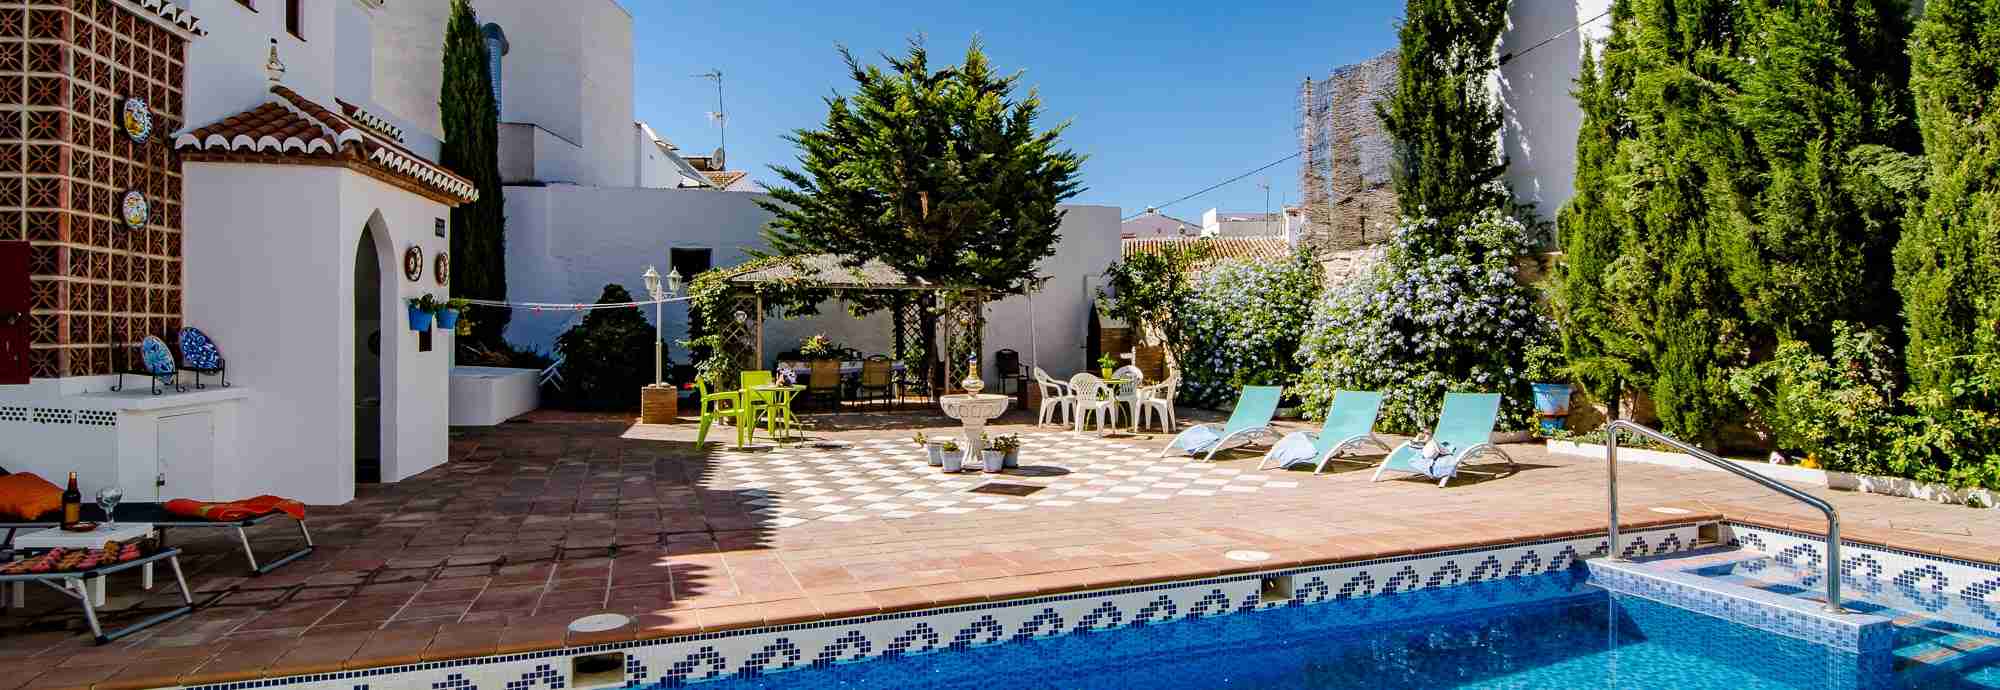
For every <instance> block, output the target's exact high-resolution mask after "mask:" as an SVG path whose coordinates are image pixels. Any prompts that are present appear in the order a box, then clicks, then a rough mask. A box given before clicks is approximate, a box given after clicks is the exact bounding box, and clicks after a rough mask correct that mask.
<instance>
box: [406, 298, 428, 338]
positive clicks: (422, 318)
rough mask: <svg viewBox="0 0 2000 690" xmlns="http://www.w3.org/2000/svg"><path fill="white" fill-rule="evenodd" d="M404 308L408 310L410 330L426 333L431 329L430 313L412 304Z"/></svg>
mask: <svg viewBox="0 0 2000 690" xmlns="http://www.w3.org/2000/svg"><path fill="white" fill-rule="evenodd" d="M405 306H407V307H408V308H409V310H410V330H413V331H428V330H430V329H431V313H430V311H428V310H426V309H424V308H423V307H419V306H417V305H414V304H411V305H405Z"/></svg>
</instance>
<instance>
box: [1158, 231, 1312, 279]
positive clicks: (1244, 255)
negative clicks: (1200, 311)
mask: <svg viewBox="0 0 2000 690" xmlns="http://www.w3.org/2000/svg"><path fill="white" fill-rule="evenodd" d="M1120 245H1121V246H1120V248H1119V256H1121V257H1128V256H1135V255H1138V254H1146V253H1152V252H1165V251H1172V250H1177V249H1200V250H1201V251H1202V252H1203V253H1204V258H1203V260H1202V261H1200V262H1197V263H1196V264H1195V266H1194V270H1196V271H1200V270H1203V269H1206V268H1207V267H1209V266H1210V265H1213V264H1214V263H1215V262H1217V261H1221V260H1225V259H1247V260H1250V261H1259V262H1265V261H1283V260H1285V257H1287V256H1290V255H1291V253H1292V245H1291V243H1290V242H1287V241H1285V238H1283V237H1155V238H1148V237H1139V238H1132V239H1127V240H1124V241H1123V242H1121V243H1120Z"/></svg>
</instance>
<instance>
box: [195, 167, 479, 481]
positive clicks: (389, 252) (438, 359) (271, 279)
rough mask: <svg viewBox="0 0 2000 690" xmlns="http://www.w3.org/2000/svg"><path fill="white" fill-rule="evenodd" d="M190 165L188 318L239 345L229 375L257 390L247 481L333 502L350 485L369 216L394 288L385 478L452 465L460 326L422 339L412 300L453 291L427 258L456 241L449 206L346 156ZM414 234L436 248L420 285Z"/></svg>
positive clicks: (387, 341) (388, 333)
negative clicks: (409, 255)
mask: <svg viewBox="0 0 2000 690" xmlns="http://www.w3.org/2000/svg"><path fill="white" fill-rule="evenodd" d="M186 171H187V173H186V197H187V211H186V213H187V219H186V220H187V227H188V228H189V232H188V233H187V237H186V239H185V240H184V248H185V256H186V259H185V261H186V264H187V265H186V269H185V271H184V272H183V274H184V275H185V276H186V278H185V281H186V288H185V289H186V300H185V302H186V305H187V307H186V310H187V320H188V322H189V323H193V324H199V325H201V326H202V327H203V329H204V330H206V331H207V332H208V333H209V334H210V335H212V336H214V337H215V338H216V339H217V341H218V342H220V343H222V344H223V347H225V348H227V352H229V355H230V356H229V365H230V366H229V376H230V381H231V383H235V384H238V385H243V386H248V387H252V388H254V389H256V390H257V391H259V393H260V396H259V398H258V401H257V404H255V405H251V406H247V408H246V410H245V411H244V415H243V416H244V419H243V420H242V421H241V434H240V437H241V446H242V451H241V453H240V455H241V457H242V458H243V461H242V472H243V474H242V476H240V477H238V478H237V488H238V491H239V493H243V494H256V493H275V494H280V495H286V496H291V497H294V498H298V499H300V500H304V501H306V502H308V503H324V504H338V503H344V502H346V501H348V500H351V499H352V498H353V497H354V455H355V453H354V448H355V434H354V415H355V394H354V390H355V385H354V383H355V382H354V366H353V362H354V357H355V356H356V348H357V347H359V343H361V342H365V338H366V334H358V333H356V332H355V323H354V319H353V318H351V317H350V316H349V315H350V314H352V313H353V301H352V300H353V295H354V292H355V289H356V286H355V285H354V284H353V283H354V270H353V264H354V256H355V248H356V244H357V242H359V240H360V237H361V232H362V228H363V227H364V226H365V225H367V224H368V223H370V222H371V219H373V221H372V222H374V223H375V224H376V232H377V235H376V239H377V245H378V246H376V247H374V248H373V249H374V250H375V251H376V252H377V256H378V259H379V260H380V261H381V264H382V267H383V273H384V274H385V278H384V281H383V282H384V284H385V286H393V287H392V288H391V289H390V290H389V293H390V294H392V295H394V297H393V298H386V299H383V300H382V301H381V303H382V312H381V321H382V323H383V324H386V327H385V328H383V329H382V331H383V333H382V349H383V356H382V371H383V378H382V384H383V388H384V391H385V395H383V407H382V429H383V437H382V475H383V476H382V479H383V480H384V481H395V480H399V479H402V478H405V477H408V476H410V475H412V474H415V473H417V472H420V471H422V470H424V469H427V468H429V467H433V466H435V465H437V464H440V463H442V462H444V461H445V457H446V433H447V426H446V420H447V418H448V414H449V411H448V408H447V405H448V403H447V399H446V395H447V393H446V391H447V389H446V369H447V366H448V364H449V362H450V359H451V352H452V338H451V336H450V335H449V334H448V333H446V332H443V331H434V339H433V343H434V345H433V349H432V351H430V352H418V351H417V338H418V336H417V334H416V333H414V332H412V331H410V330H409V328H408V326H407V325H406V323H405V321H404V315H403V311H404V310H403V305H402V301H401V300H402V298H404V297H413V296H416V295H420V294H423V293H426V292H429V293H432V294H436V295H443V294H446V292H447V290H446V289H445V288H441V287H438V286H437V285H436V283H435V282H433V279H432V277H431V274H430V270H431V267H430V266H429V263H430V257H433V256H435V255H436V253H437V252H439V251H443V250H445V249H447V245H448V242H447V240H446V239H445V238H439V237H436V236H435V235H434V234H433V231H432V229H433V227H434V219H437V218H445V217H447V216H448V214H447V211H446V207H445V206H444V205H442V204H438V203H436V202H432V201H429V200H427V199H424V198H422V197H419V196H416V195H414V194H411V193H409V192H406V191H403V190H401V189H397V188H395V187H392V186H389V185H387V184H385V183H382V182H380V181H377V180H375V179H373V178H370V177H367V176H364V175H361V174H359V173H355V172H352V171H348V170H344V169H341V168H330V167H317V166H272V165H246V164H219V163H190V164H188V165H187V168H186ZM378 214H379V215H378ZM413 243H414V244H416V245H418V246H420V247H422V248H423V250H424V256H425V257H426V267H425V275H424V277H423V280H422V281H421V282H414V283H413V282H409V281H407V280H404V278H403V277H402V274H401V271H400V268H399V267H400V266H401V261H400V257H401V254H402V251H403V248H404V247H406V246H408V245H410V244H413ZM391 281H393V282H391Z"/></svg>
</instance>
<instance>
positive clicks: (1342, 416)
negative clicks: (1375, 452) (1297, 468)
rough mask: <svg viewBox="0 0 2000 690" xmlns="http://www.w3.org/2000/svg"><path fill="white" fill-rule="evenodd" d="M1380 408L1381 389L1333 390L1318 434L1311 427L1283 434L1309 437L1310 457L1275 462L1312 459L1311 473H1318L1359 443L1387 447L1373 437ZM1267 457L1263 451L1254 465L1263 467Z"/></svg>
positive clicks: (1267, 461)
mask: <svg viewBox="0 0 2000 690" xmlns="http://www.w3.org/2000/svg"><path fill="white" fill-rule="evenodd" d="M1381 410H1382V394H1381V393H1377V392H1375V391H1341V390H1337V391H1334V392H1333V409H1330V410H1327V412H1326V423H1325V424H1322V425H1320V428H1319V433H1318V434H1314V433H1312V432H1310V431H1294V432H1292V433H1289V434H1286V435H1285V437H1286V438H1291V437H1293V436H1301V437H1304V438H1306V439H1307V440H1309V441H1311V442H1312V447H1313V451H1314V453H1313V455H1314V457H1313V459H1311V460H1293V461H1291V462H1288V463H1283V464H1280V465H1278V466H1279V467H1290V466H1292V465H1296V464H1299V463H1302V462H1312V463H1314V466H1313V474H1319V473H1320V472H1323V471H1325V470H1326V463H1327V462H1328V461H1331V460H1333V458H1334V456H1337V455H1340V454H1341V453H1344V452H1347V451H1349V450H1353V449H1354V448H1356V447H1357V446H1360V445H1361V444H1364V443H1365V444H1370V445H1373V446H1375V447H1377V448H1380V449H1382V450H1384V451H1387V450H1389V444H1387V443H1383V442H1382V439H1379V438H1376V437H1375V415H1376V413H1378V412H1380V411H1381ZM1283 444H1284V439H1279V441H1278V444H1277V445H1283ZM1276 447H1277V446H1276V445H1274V446H1273V447H1272V448H1273V449H1274V450H1275V449H1276ZM1270 461H1271V454H1270V453H1265V454H1264V460H1263V461H1262V462H1258V463H1257V469H1260V470H1261V469H1264V465H1265V464H1266V463H1269V462H1270Z"/></svg>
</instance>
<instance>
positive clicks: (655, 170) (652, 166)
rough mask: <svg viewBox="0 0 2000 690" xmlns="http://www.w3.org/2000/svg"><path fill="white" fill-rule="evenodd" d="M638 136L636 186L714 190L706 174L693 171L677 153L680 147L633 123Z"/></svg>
mask: <svg viewBox="0 0 2000 690" xmlns="http://www.w3.org/2000/svg"><path fill="white" fill-rule="evenodd" d="M632 127H633V129H634V130H635V131H636V132H637V133H638V136H639V158H638V160H639V174H638V179H637V185H636V186H639V187H655V188H657V187H670V188H674V189H686V188H702V187H706V188H711V189H713V188H715V187H716V185H715V184H714V183H713V182H712V181H711V180H710V179H709V177H708V175H707V174H705V173H703V172H702V171H701V170H699V169H696V168H695V167H694V165H693V164H690V163H689V162H688V159H687V158H684V157H682V156H681V154H680V147H678V146H675V145H674V144H673V142H671V141H667V140H666V138H665V137H662V136H660V135H659V134H658V133H656V132H654V131H653V128H652V126H650V125H647V124H646V123H644V122H637V121H635V122H633V123H632Z"/></svg>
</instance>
